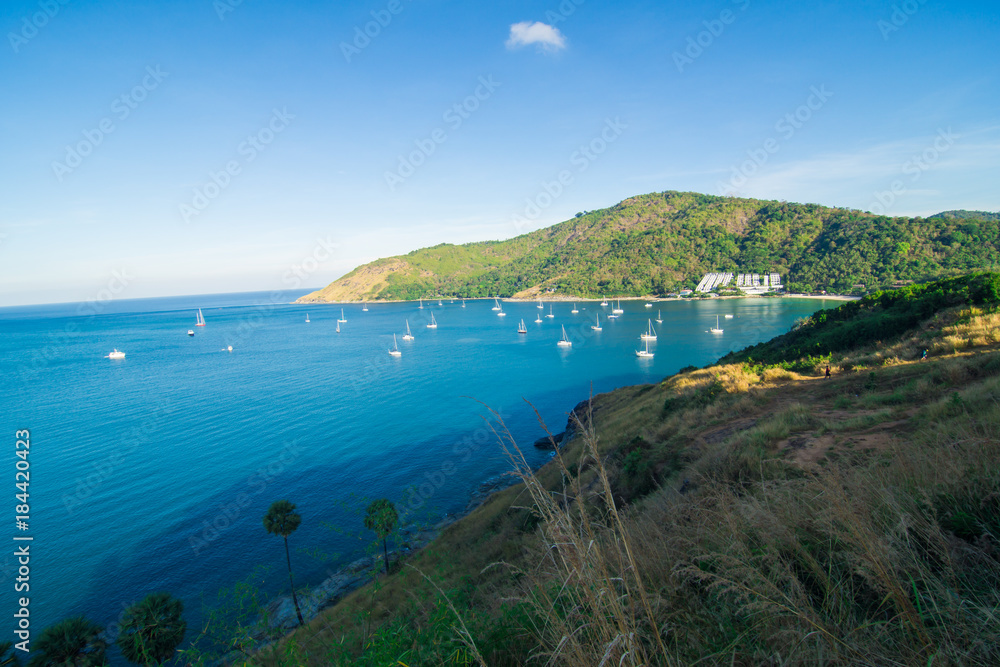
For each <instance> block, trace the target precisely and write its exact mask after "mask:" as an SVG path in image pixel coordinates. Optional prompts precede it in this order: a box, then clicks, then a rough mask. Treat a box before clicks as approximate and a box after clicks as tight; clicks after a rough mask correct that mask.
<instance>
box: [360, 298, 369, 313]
mask: <svg viewBox="0 0 1000 667" xmlns="http://www.w3.org/2000/svg"><path fill="white" fill-rule="evenodd" d="M361 312H363V313H367V312H368V303H367V302H365V301H362V302H361Z"/></svg>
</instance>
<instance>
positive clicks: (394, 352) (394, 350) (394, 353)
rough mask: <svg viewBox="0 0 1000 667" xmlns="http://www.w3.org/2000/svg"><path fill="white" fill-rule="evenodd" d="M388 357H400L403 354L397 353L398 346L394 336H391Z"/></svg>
mask: <svg viewBox="0 0 1000 667" xmlns="http://www.w3.org/2000/svg"><path fill="white" fill-rule="evenodd" d="M389 356H392V357H401V356H403V353H402V352H400V351H399V345H397V344H396V334H392V349H391V350H389Z"/></svg>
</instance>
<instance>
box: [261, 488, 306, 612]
mask: <svg viewBox="0 0 1000 667" xmlns="http://www.w3.org/2000/svg"><path fill="white" fill-rule="evenodd" d="M301 523H302V516H301V515H300V514H298V513H297V512H296V511H295V503H291V502H288V501H287V500H275V501H274V502H273V503H271V506H270V507H268V508H267V514H265V515H264V528H265V529H266V530H267V532H269V533H271V534H272V535H280V536H281V537H282V539H284V541H285V562H286V564H287V565H288V585H289V587H290V588H291V589H292V602H293V603H294V604H295V615H296V616H298V618H299V625H302V623H303V621H302V611H301V610H300V609H299V598H298V596H296V594H295V581H294V580H293V579H292V557H291V555H289V553H288V536H289V535H291V534H292V533H294V532H295V531H296V530H297V529H298V527H299V525H300V524H301Z"/></svg>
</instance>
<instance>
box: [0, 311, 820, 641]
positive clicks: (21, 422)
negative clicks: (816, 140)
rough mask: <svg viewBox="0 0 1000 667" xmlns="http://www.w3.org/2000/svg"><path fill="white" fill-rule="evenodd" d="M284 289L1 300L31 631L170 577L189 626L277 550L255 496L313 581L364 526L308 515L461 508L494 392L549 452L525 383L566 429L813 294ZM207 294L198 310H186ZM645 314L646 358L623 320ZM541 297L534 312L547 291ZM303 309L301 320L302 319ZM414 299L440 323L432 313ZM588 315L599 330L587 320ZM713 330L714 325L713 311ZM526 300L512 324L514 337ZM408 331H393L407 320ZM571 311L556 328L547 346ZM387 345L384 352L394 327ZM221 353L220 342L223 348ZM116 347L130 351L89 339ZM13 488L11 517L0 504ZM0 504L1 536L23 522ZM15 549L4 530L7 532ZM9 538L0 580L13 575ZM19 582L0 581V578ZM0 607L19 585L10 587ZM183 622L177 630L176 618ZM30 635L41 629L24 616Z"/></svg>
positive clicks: (755, 330) (483, 473)
mask: <svg viewBox="0 0 1000 667" xmlns="http://www.w3.org/2000/svg"><path fill="white" fill-rule="evenodd" d="M299 294H300V293H281V294H269V293H254V294H230V295H213V296H197V297H174V298H163V299H144V300H132V301H119V302H113V303H110V304H106V305H104V306H101V305H100V304H98V305H97V306H96V307H89V306H80V305H77V304H64V305H54V306H33V307H18V308H5V309H0V346H2V354H0V368H2V377H3V378H4V384H5V389H4V391H3V392H2V398H0V407H2V410H0V414H2V415H3V433H5V434H6V438H7V442H8V455H7V457H6V460H7V461H8V478H9V479H10V480H11V482H10V485H11V487H13V478H14V464H15V461H16V459H15V458H14V454H13V452H14V441H15V438H14V432H15V430H17V429H25V428H27V429H30V430H31V440H32V448H31V453H30V463H31V469H30V472H31V486H30V493H31V496H30V505H31V513H30V516H31V519H30V530H29V532H28V533H27V534H29V535H31V536H33V537H34V542H33V543H32V553H33V558H32V563H31V564H32V569H31V600H32V603H31V605H32V606H31V613H32V624H33V627H34V628H35V630H36V631H37V630H39V629H41V628H42V627H44V626H46V625H49V624H51V623H53V622H55V621H57V620H59V619H61V618H63V617H65V616H67V615H70V614H75V613H83V614H86V615H87V616H88V617H90V618H92V619H93V620H95V621H98V622H100V623H112V622H114V621H115V619H117V617H118V615H119V614H120V612H121V609H122V608H123V606H125V605H128V604H130V603H132V602H134V601H136V600H138V599H140V598H141V597H143V596H144V595H145V594H146V593H148V592H152V591H156V590H167V591H170V592H172V593H174V594H175V595H178V596H179V597H181V598H182V599H184V601H185V603H186V608H187V615H188V618H189V628H193V627H196V624H195V623H194V622H193V621H194V620H195V619H197V618H198V616H199V611H198V610H199V608H200V606H201V598H202V596H203V595H204V597H205V598H206V599H211V598H212V597H214V594H215V591H217V590H218V589H220V588H222V587H225V586H228V585H231V584H232V583H234V582H235V581H237V580H239V579H242V578H243V577H245V576H246V575H247V574H248V573H249V572H250V571H251V570H252V569H253V567H254V566H255V565H256V564H258V563H266V564H271V565H273V566H274V569H273V570H272V572H271V573H270V574H269V575H268V576H267V577H266V578H265V580H264V581H263V582H262V586H263V587H264V588H265V589H267V590H268V591H273V592H280V591H282V590H283V589H284V587H285V586H286V584H287V578H285V574H284V571H283V566H284V563H283V562H282V561H283V549H282V546H281V542H280V540H279V539H278V538H275V537H272V536H270V535H268V534H267V533H266V532H265V531H264V528H263V526H262V524H261V517H262V515H263V513H264V512H265V511H266V509H267V506H268V505H269V504H270V503H271V502H272V501H273V500H276V499H280V498H287V499H289V500H291V501H292V502H294V503H296V504H297V505H298V509H299V511H300V512H301V514H302V517H303V522H302V526H301V528H300V529H299V530H298V532H296V533H295V534H294V535H293V536H292V538H291V539H290V544H291V545H292V547H293V548H295V549H296V551H295V552H293V555H292V558H293V566H294V568H295V571H296V581H297V583H300V584H302V585H309V584H316V583H319V581H321V580H322V579H323V578H324V577H325V575H326V573H327V571H328V570H329V569H330V568H331V567H334V566H335V565H336V560H334V561H330V562H323V560H321V559H320V558H318V557H317V554H316V553H306V551H313V550H319V551H322V552H324V553H326V554H328V555H329V554H337V555H338V556H339V558H340V559H341V560H344V561H346V560H348V559H350V557H351V556H352V555H353V554H356V553H357V549H358V548H359V542H358V540H357V539H356V538H352V537H349V536H345V535H343V534H340V533H338V532H336V531H332V530H330V529H329V528H328V527H325V526H324V525H322V524H323V523H324V522H328V523H332V524H334V525H338V526H340V527H341V528H343V529H345V530H347V531H348V532H349V533H353V534H356V533H358V532H360V531H362V527H361V521H360V519H359V518H358V517H357V516H356V515H354V514H353V513H351V512H350V511H347V510H346V509H345V508H344V506H343V505H344V503H347V504H348V505H353V506H358V505H360V504H361V498H374V497H380V496H386V497H389V498H391V499H392V500H393V501H395V502H396V503H397V504H398V505H399V506H400V507H401V508H402V509H403V510H404V513H405V514H407V515H408V516H410V517H413V518H414V519H416V518H420V519H421V520H425V519H426V520H432V519H434V518H437V517H440V516H441V515H443V514H444V513H446V512H455V511H460V510H461V509H462V508H464V507H465V505H466V503H467V502H468V499H469V495H470V493H471V492H472V491H473V490H475V489H476V487H477V486H478V485H479V484H480V483H481V482H483V481H484V480H486V479H489V478H492V477H495V476H497V475H499V474H502V473H503V472H505V471H506V470H507V469H508V466H507V464H506V462H505V460H504V458H503V455H502V453H501V452H500V451H499V449H498V447H497V446H496V445H495V443H494V441H493V438H492V436H491V434H490V432H489V430H488V429H487V428H486V427H485V426H484V423H483V417H484V416H485V415H487V412H486V409H485V408H484V407H483V406H482V405H481V404H480V403H477V402H476V401H482V402H483V403H485V404H487V405H489V406H491V407H493V408H494V409H496V410H498V411H500V412H501V413H502V414H503V415H504V417H505V419H506V422H507V424H508V426H509V427H510V428H511V430H512V431H513V433H514V435H515V436H516V437H517V438H518V439H519V441H520V442H521V443H522V444H523V445H527V447H526V450H525V451H526V452H527V454H528V456H529V457H530V460H531V462H532V463H535V464H540V463H543V462H544V461H545V460H547V458H548V455H547V454H546V453H544V452H540V451H537V450H535V449H534V448H533V447H531V446H530V444H531V442H532V441H533V440H534V439H535V438H537V437H539V436H540V435H541V430H540V428H539V426H538V424H537V422H536V420H535V417H534V415H533V413H532V412H531V410H530V408H529V407H528V406H527V405H526V404H525V403H524V401H523V400H522V399H527V400H529V401H531V402H532V403H533V404H534V406H535V407H537V408H538V410H539V412H540V413H541V415H542V416H543V417H544V418H545V420H546V421H547V422H548V423H549V424H550V425H551V426H552V429H553V431H554V432H558V431H561V430H563V428H564V427H565V423H566V413H567V412H568V411H569V410H571V409H572V408H573V407H574V406H575V405H576V404H577V403H578V402H580V401H581V400H583V399H585V398H586V397H587V395H588V394H589V392H590V391H591V387H592V388H593V391H594V392H595V393H599V392H603V391H607V390H609V389H612V388H614V387H618V386H623V385H627V384H636V383H642V382H653V381H656V380H659V379H661V378H662V377H663V376H665V375H668V374H671V373H673V372H675V371H676V370H678V369H679V368H681V367H684V366H687V365H690V364H694V365H699V366H700V365H705V364H707V363H709V362H712V361H714V360H715V359H717V358H718V357H719V356H721V355H723V354H725V353H726V352H729V351H730V350H735V349H741V348H743V347H745V346H746V345H749V344H752V343H755V342H758V341H761V340H765V339H768V338H771V337H773V336H774V335H777V334H779V333H782V332H785V331H787V330H788V329H789V327H790V326H791V325H792V324H793V323H794V321H795V320H796V319H798V318H800V317H803V316H806V315H808V314H810V313H812V312H814V311H815V310H817V309H818V308H820V307H823V306H824V305H832V304H823V302H820V301H809V300H794V299H786V300H776V299H744V300H726V301H699V302H663V303H660V304H657V305H656V306H655V307H654V308H652V309H647V308H644V307H643V305H642V303H641V302H627V303H626V302H622V307H623V308H624V309H625V314H624V315H623V316H622V317H621V318H620V319H618V320H610V321H609V320H607V319H606V317H605V314H607V313H610V307H607V308H602V307H601V306H599V305H598V304H597V303H596V302H589V303H580V304H579V309H580V312H579V314H577V315H572V314H570V310H571V308H572V304H569V303H557V304H554V306H553V312H554V314H555V315H556V317H555V318H553V319H548V318H543V322H542V323H541V324H536V323H535V322H534V320H535V318H536V315H537V314H538V313H539V312H540V311H538V309H537V308H536V307H535V304H534V303H506V304H505V305H504V310H505V311H506V312H507V313H508V315H507V316H506V317H503V318H501V317H497V315H496V313H495V312H493V311H492V310H491V307H492V306H493V303H492V301H468V302H467V307H466V308H462V307H461V302H460V301H457V302H454V303H451V302H449V301H448V300H445V301H444V302H443V305H440V306H439V305H437V302H436V301H432V302H425V308H424V309H423V310H420V309H418V307H417V304H414V303H398V304H370V305H369V311H368V312H362V309H361V306H359V305H348V306H344V313H345V315H346V319H347V322H346V323H343V324H341V329H342V333H340V334H337V333H335V328H336V325H337V319H338V317H339V316H340V312H341V308H340V306H316V305H310V306H293V305H288V304H287V302H288V301H290V300H292V299H294V298H295V297H296V296H298V295H299ZM199 307H200V308H202V310H203V312H204V315H205V319H206V321H207V326H205V327H204V328H201V327H199V328H197V329H196V335H195V336H194V337H193V338H192V337H189V336H188V335H187V330H188V329H195V327H194V324H195V312H196V309H197V308H199ZM657 309H659V310H660V311H662V317H663V320H664V321H663V324H656V323H655V321H654V323H653V324H654V326H655V327H656V328H657V329H658V333H659V340H658V341H657V342H656V344H655V345H650V350H651V351H654V352H655V357H654V358H653V359H652V360H644V359H639V358H637V357H636V356H635V353H634V350H636V349H639V348H640V341H639V339H638V336H639V333H640V332H642V331H644V330H645V328H646V325H647V319H649V318H652V319H654V320H655V318H656V313H657ZM544 312H546V313H547V312H548V305H546V309H545V311H544ZM307 313H308V315H309V318H310V320H311V322H310V323H308V324H307V323H305V321H304V320H305V317H306V314H307ZM431 313H434V316H435V318H436V319H437V321H438V323H439V328H437V329H436V330H432V329H428V328H426V323H427V321H428V320H429V317H430V315H431ZM598 313H599V314H601V322H602V326H603V331H602V332H601V333H595V332H593V331H591V329H590V325H591V324H592V323H593V321H594V318H595V315H596V314H598ZM725 313H732V314H734V315H735V317H734V318H733V319H729V320H726V319H722V320H721V322H722V326H723V327H724V328H725V332H724V333H723V334H721V335H713V334H711V333H709V332H708V329H709V328H710V327H712V326H714V325H715V321H716V315H721V314H725ZM522 317H523V318H524V320H525V323H526V325H527V327H528V334H527V335H519V334H518V333H517V332H516V330H517V325H518V321H519V320H520V319H521V318H522ZM407 318H408V319H409V324H410V327H411V329H412V331H413V334H414V336H415V337H416V340H414V341H412V342H404V341H403V340H402V339H401V335H402V333H403V331H404V327H405V322H406V320H407ZM561 325H565V326H566V330H567V334H568V335H569V337H570V338H571V340H573V346H572V348H569V349H563V348H559V347H557V346H556V341H557V340H558V339H559V338H560V335H561V329H560V327H561ZM393 333H396V334H397V336H398V337H399V341H398V344H399V348H400V350H401V351H402V356H401V357H399V358H393V357H390V356H389V355H388V353H387V349H388V348H389V347H390V346H391V345H392V334H393ZM230 345H231V346H232V347H233V350H232V351H231V352H229V351H227V348H228V347H229V346H230ZM112 348H118V349H120V350H122V351H124V352H126V355H127V356H126V358H125V359H124V360H121V361H113V360H109V359H106V358H104V357H105V355H107V354H108V353H109V352H110V351H111V350H112ZM13 496H14V491H13V490H11V492H10V505H11V506H10V508H9V513H10V515H13V514H14V507H13V506H14V504H15V501H14V498H13ZM13 523H14V519H13V516H10V528H9V534H10V535H11V536H13V535H14V534H16V533H17V531H16V530H15V529H14V525H13ZM11 551H13V550H12V549H11ZM12 565H13V560H12V557H10V556H8V557H6V560H5V561H4V560H3V559H2V558H0V568H2V569H0V582H2V585H3V587H4V588H5V589H6V590H8V591H10V590H12V588H13V586H12V581H13V577H15V576H16V572H15V571H14V568H13V567H12ZM10 595H11V596H13V593H11V594H10ZM10 604H13V602H11V603H10ZM189 635H193V632H190V633H189ZM35 636H37V635H35Z"/></svg>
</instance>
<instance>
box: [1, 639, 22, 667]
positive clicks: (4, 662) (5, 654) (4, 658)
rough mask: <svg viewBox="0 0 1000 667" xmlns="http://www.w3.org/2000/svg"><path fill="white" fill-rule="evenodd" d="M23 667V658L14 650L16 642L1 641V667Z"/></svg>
mask: <svg viewBox="0 0 1000 667" xmlns="http://www.w3.org/2000/svg"><path fill="white" fill-rule="evenodd" d="M11 665H14V666H15V667H21V659H20V658H18V657H17V652H16V651H15V650H14V642H0V667H10V666H11Z"/></svg>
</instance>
